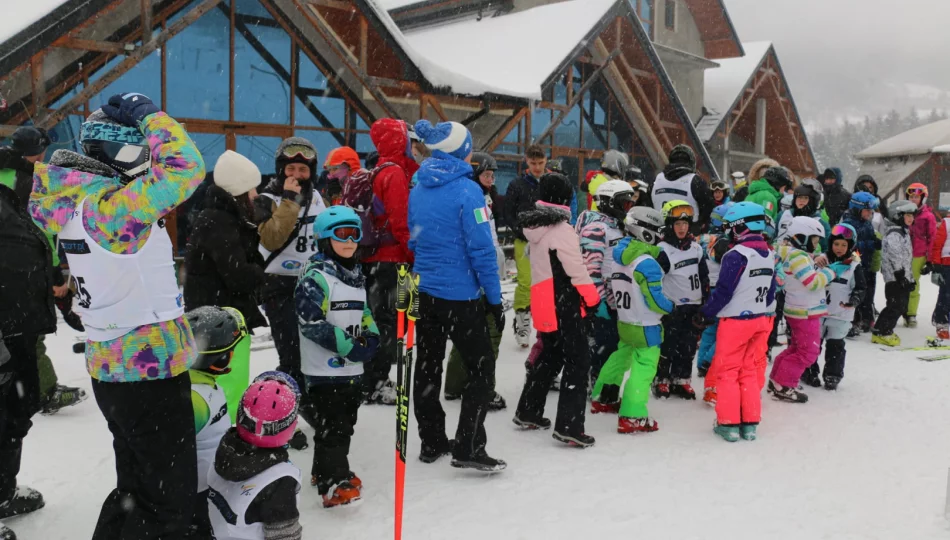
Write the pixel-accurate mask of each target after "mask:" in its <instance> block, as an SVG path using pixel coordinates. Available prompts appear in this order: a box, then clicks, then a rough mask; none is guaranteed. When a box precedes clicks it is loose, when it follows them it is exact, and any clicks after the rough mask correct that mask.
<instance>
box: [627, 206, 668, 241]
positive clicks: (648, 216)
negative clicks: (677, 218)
mask: <svg viewBox="0 0 950 540" xmlns="http://www.w3.org/2000/svg"><path fill="white" fill-rule="evenodd" d="M623 224H624V228H625V229H626V230H627V234H629V235H630V236H632V237H634V238H636V239H637V240H640V241H641V242H645V243H647V244H650V245H654V246H655V245H656V244H657V243H658V242H659V241H660V231H662V230H663V214H661V213H660V212H659V211H658V210H655V209H653V208H650V207H648V206H636V207H634V208H631V209H630V211H629V212H627V217H626V218H625V219H624V220H623Z"/></svg>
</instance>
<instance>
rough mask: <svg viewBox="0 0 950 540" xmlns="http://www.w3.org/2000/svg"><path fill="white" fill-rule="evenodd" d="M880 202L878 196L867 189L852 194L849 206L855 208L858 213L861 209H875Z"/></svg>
mask: <svg viewBox="0 0 950 540" xmlns="http://www.w3.org/2000/svg"><path fill="white" fill-rule="evenodd" d="M878 204H879V202H878V199H877V197H875V196H874V195H872V194H870V193H868V192H867V191H859V192H857V193H855V194H854V195H852V196H851V201H850V202H848V208H850V209H851V210H854V211H855V212H856V213H860V212H861V210H874V209H876V208H877V206H878Z"/></svg>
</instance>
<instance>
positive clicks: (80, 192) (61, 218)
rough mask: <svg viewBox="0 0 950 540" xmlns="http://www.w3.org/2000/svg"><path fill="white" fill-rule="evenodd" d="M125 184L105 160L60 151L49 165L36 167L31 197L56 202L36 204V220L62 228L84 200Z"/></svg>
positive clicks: (34, 214) (34, 209)
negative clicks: (101, 161)
mask: <svg viewBox="0 0 950 540" xmlns="http://www.w3.org/2000/svg"><path fill="white" fill-rule="evenodd" d="M121 187H122V182H121V181H120V179H119V178H118V175H117V174H116V173H115V171H113V170H112V169H110V168H109V167H107V166H106V165H104V164H103V163H100V162H99V161H96V160H94V159H92V158H89V157H86V156H83V155H81V154H77V153H75V152H70V151H68V150H57V151H56V152H54V153H53V156H52V158H51V159H50V162H49V164H45V163H37V164H36V167H35V168H34V169H33V193H32V195H31V196H30V198H31V199H33V200H36V201H42V200H43V199H47V198H52V199H54V200H55V201H56V204H43V203H42V202H40V203H39V204H35V205H32V208H33V210H32V211H33V219H34V220H37V221H40V222H41V223H55V224H57V225H58V226H59V227H62V226H64V225H65V224H66V222H67V221H69V218H70V217H72V212H73V210H74V209H75V208H76V205H78V204H79V203H80V202H81V201H82V200H83V199H85V198H86V197H88V196H89V195H92V194H95V193H99V192H102V191H114V190H117V189H119V188H121Z"/></svg>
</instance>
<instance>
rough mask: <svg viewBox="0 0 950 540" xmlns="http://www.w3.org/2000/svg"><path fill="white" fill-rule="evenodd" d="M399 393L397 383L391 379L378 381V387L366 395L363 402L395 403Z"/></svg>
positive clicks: (370, 403) (371, 403)
mask: <svg viewBox="0 0 950 540" xmlns="http://www.w3.org/2000/svg"><path fill="white" fill-rule="evenodd" d="M396 399H398V395H397V394H396V383H394V382H392V381H391V380H389V379H386V380H385V381H379V382H378V383H376V389H375V390H373V391H372V392H370V394H369V395H368V396H366V400H365V401H364V402H363V403H365V404H367V405H374V404H378V405H395V404H396Z"/></svg>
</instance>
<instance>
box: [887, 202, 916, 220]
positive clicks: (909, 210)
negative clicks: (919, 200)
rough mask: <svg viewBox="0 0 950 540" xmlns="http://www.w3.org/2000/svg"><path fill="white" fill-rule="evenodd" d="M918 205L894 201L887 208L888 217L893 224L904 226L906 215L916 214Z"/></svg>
mask: <svg viewBox="0 0 950 540" xmlns="http://www.w3.org/2000/svg"><path fill="white" fill-rule="evenodd" d="M916 213H917V205H916V204H914V203H912V202H910V201H908V200H902V201H894V202H892V203H891V205H890V206H888V207H887V216H888V218H890V220H891V223H893V224H895V225H899V226H901V227H903V226H904V215H905V214H916Z"/></svg>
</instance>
